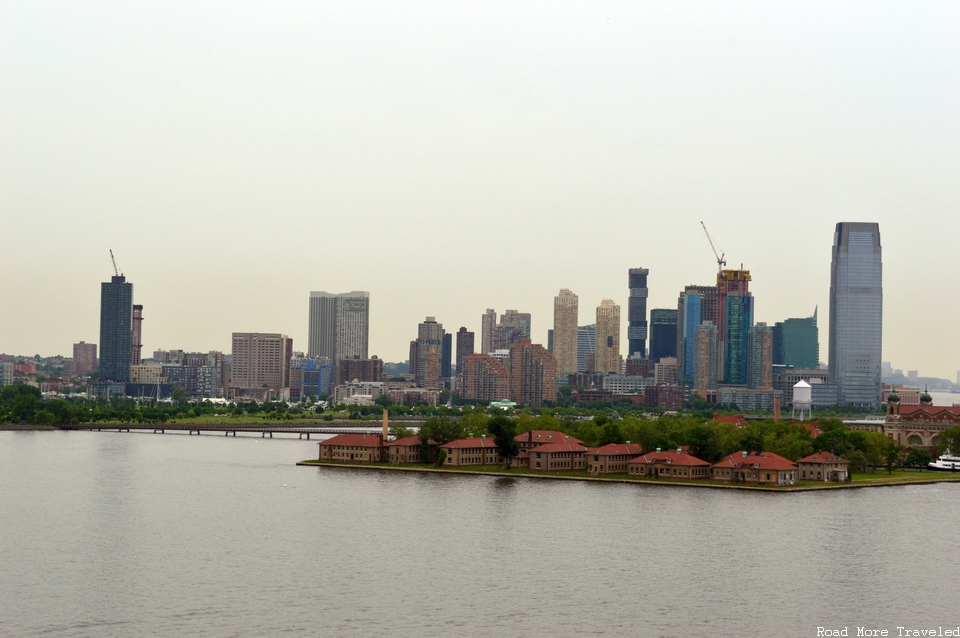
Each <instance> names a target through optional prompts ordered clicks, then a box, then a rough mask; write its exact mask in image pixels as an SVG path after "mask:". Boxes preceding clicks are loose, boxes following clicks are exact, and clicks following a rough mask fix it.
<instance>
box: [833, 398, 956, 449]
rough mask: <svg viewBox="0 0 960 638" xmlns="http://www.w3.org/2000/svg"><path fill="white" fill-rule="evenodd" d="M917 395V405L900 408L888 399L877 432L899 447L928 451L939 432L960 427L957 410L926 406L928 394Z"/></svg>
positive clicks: (934, 445) (954, 408)
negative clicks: (883, 419)
mask: <svg viewBox="0 0 960 638" xmlns="http://www.w3.org/2000/svg"><path fill="white" fill-rule="evenodd" d="M921 396H922V398H921V404H920V405H900V404H899V403H898V402H895V401H893V400H892V397H891V400H890V401H889V402H888V404H887V418H886V420H885V421H882V422H880V423H879V424H878V426H879V431H880V432H883V433H884V434H886V435H887V436H889V437H890V438H891V439H893V440H894V441H896V442H897V443H900V444H901V445H906V446H908V447H912V448H921V449H924V450H932V449H933V448H934V447H936V445H937V436H938V435H939V434H940V432H942V431H943V430H946V429H947V428H952V427H956V426H958V425H960V407H956V406H953V407H946V406H935V405H930V404H929V403H928V402H927V401H929V396H930V395H929V394H927V393H924V394H923V395H921ZM851 429H853V428H852V427H851Z"/></svg>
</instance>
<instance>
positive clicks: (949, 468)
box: [927, 450, 960, 472]
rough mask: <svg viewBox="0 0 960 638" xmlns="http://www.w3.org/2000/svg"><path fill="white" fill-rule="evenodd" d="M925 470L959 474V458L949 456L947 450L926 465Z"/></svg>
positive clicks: (953, 455)
mask: <svg viewBox="0 0 960 638" xmlns="http://www.w3.org/2000/svg"><path fill="white" fill-rule="evenodd" d="M927 468H928V469H931V470H939V471H941V472H960V456H957V455H955V454H951V453H950V450H947V451H946V452H944V453H943V454H941V455H940V458H938V459H937V460H936V461H934V462H933V463H930V464H928V465H927Z"/></svg>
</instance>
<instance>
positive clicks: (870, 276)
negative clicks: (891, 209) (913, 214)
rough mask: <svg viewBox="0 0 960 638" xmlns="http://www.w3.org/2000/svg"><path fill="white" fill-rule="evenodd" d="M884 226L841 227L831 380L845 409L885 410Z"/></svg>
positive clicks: (836, 242) (833, 283) (833, 269)
mask: <svg viewBox="0 0 960 638" xmlns="http://www.w3.org/2000/svg"><path fill="white" fill-rule="evenodd" d="M882 336H883V277H882V263H881V260H880V225H879V224H876V223H872V222H870V223H859V222H840V223H838V224H837V230H836V232H834V234H833V260H832V262H831V264H830V380H831V382H833V383H835V384H836V386H837V396H838V401H839V403H840V404H841V405H843V404H853V405H862V406H868V407H871V408H879V407H880V366H881V361H880V356H881V354H880V349H881V340H882Z"/></svg>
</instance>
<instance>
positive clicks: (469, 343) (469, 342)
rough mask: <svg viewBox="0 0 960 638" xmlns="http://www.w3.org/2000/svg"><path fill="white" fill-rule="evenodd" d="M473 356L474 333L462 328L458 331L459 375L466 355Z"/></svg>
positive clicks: (464, 327)
mask: <svg viewBox="0 0 960 638" xmlns="http://www.w3.org/2000/svg"><path fill="white" fill-rule="evenodd" d="M468 354H473V333H472V332H470V331H469V330H467V328H466V326H462V327H461V328H460V329H459V330H457V374H460V371H461V370H462V368H461V367H460V366H461V365H463V357H464V355H468Z"/></svg>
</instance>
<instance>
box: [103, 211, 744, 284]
mask: <svg viewBox="0 0 960 638" xmlns="http://www.w3.org/2000/svg"><path fill="white" fill-rule="evenodd" d="M700 225H701V226H703V232H704V233H706V235H707V241H708V242H710V248H712V249H713V256H714V257H716V258H717V272H723V267H724V266H726V265H727V260H726V259H724V257H725V256H726V253H718V252H717V247H716V246H714V245H713V239H711V238H710V231H708V230H707V225H706V224H704V223H703V222H700ZM111 254H112V253H111ZM742 268H743V266H742V265H741V269H742Z"/></svg>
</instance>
